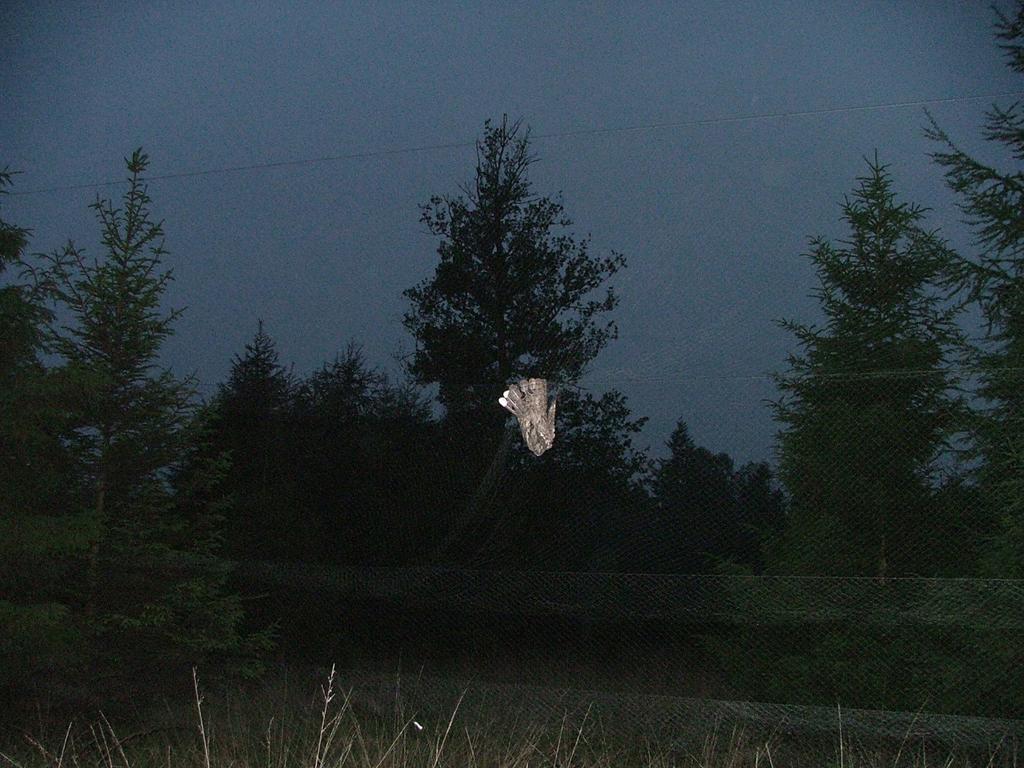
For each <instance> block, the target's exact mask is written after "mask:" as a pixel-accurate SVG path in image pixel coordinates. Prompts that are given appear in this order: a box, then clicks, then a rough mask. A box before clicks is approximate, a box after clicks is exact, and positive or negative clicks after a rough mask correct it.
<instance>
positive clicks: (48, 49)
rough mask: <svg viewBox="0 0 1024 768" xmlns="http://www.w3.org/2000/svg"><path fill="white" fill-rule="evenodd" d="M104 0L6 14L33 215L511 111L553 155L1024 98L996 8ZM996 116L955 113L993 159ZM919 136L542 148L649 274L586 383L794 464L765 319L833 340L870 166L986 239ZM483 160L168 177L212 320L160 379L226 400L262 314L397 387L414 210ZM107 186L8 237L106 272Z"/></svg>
mask: <svg viewBox="0 0 1024 768" xmlns="http://www.w3.org/2000/svg"><path fill="white" fill-rule="evenodd" d="M110 6H111V4H99V3H96V4H92V3H90V4H84V3H83V4H71V3H66V2H59V3H46V2H39V1H38V0H36V1H33V2H27V3H10V2H8V3H5V4H4V5H3V8H2V9H0V28H2V29H3V30H4V32H5V34H4V38H5V42H4V47H3V56H2V58H0V114H2V115H3V119H2V120H0V167H2V166H3V165H8V166H10V168H11V169H15V170H20V171H23V174H22V175H20V176H18V177H17V180H16V186H15V188H14V191H15V192H25V191H29V190H35V189H41V188H49V187H53V186H60V185H70V184H80V183H93V182H98V181H106V180H109V179H112V178H119V177H121V176H122V175H123V162H122V158H123V157H124V156H125V155H127V154H129V153H130V152H131V150H132V149H133V148H135V147H137V146H139V145H142V146H143V147H144V148H145V150H146V151H147V152H148V153H149V154H150V156H151V159H152V164H151V169H150V172H151V174H152V175H160V174H168V173H177V172H189V171H198V170H203V169H209V168H223V167H226V166H237V165H247V164H254V163H263V162H275V161H290V160H300V159H303V158H309V157H318V156H327V155H341V154H347V153H356V152H364V151H376V150H390V149H400V148H406V147H416V146H423V145H434V144H451V143H459V142H472V140H473V139H475V138H476V137H477V136H478V135H479V133H480V130H481V126H482V123H483V121H484V119H485V118H488V117H492V118H499V119H500V116H501V114H502V113H508V114H509V115H510V116H512V117H522V118H523V119H524V121H525V122H526V123H527V124H528V125H529V126H530V127H531V129H532V130H533V132H534V133H535V134H538V135H543V134H557V133H564V132H570V131H583V130H588V129H603V128H622V127H628V126H650V125H653V124H658V123H680V122H687V121H698V120H703V119H708V118H728V117H734V116H743V115H751V114H766V113H780V112H802V111H809V110H821V109H828V108H841V107H848V106H858V105H868V104H880V103H889V102H902V101H913V100H926V99H943V98H947V97H955V96H977V95H986V94H998V93H1004V92H1011V91H1017V90H1024V88H1022V84H1021V83H1020V82H1019V79H1017V78H1015V77H1014V76H1013V75H1012V73H1010V72H1009V70H1008V69H1007V68H1006V66H1005V65H1004V63H1003V59H1002V56H1001V54H1000V52H999V50H998V49H997V47H996V42H995V40H994V38H993V35H992V22H993V15H992V13H991V11H990V10H989V4H988V3H987V2H977V3H975V2H963V1H962V0H949V1H946V2H942V1H940V0H928V1H927V2H925V1H922V2H912V0H900V1H899V2H865V3H848V2H825V1H824V0H789V1H788V2H775V3H763V2H728V3H705V2H700V3H697V2H693V3H685V2H668V3H615V4H584V3H564V2H557V3H556V2H547V3H529V4H526V3H477V4H470V3H461V4H454V3H442V4H439V5H437V6H436V7H432V8H430V9H429V10H428V9H427V8H426V7H425V6H424V5H423V4H422V3H375V4H365V5H360V4H355V3H347V4H326V3H317V4H299V3H285V4H264V3H252V2H239V3H228V2H214V3H188V4H171V3H157V2H150V3H143V4H125V5H123V6H121V7H120V9H116V8H115V9H112V8H111V7H110ZM769 8H770V10H768V9H769ZM1009 101H1010V100H1009V99H1003V100H1002V102H1003V103H1007V102H1009ZM988 103H989V102H988V101H986V100H980V101H979V100H975V101H964V102H960V103H952V104H950V103H947V104H940V105H936V106H934V107H932V108H931V109H932V112H933V113H934V115H935V116H936V118H937V119H938V120H939V122H940V123H941V124H942V125H943V126H944V127H945V128H947V129H948V130H949V131H950V132H951V133H952V134H953V135H954V136H955V137H957V138H958V139H960V140H961V141H962V143H963V145H964V146H965V148H967V149H969V150H971V151H978V152H980V153H981V154H982V155H983V156H986V157H991V153H992V151H993V150H992V148H991V147H986V146H985V145H984V144H983V143H981V142H980V131H979V126H980V123H981V119H982V113H983V111H984V109H985V107H986V106H988ZM924 121H925V118H924V114H923V111H922V108H921V107H920V106H917V107H904V108H891V109H877V110H867V111H848V112H835V113H831V114H821V115H809V116H808V115H804V116H790V117H773V118H766V119H754V120H746V121H732V122H719V123H713V124H706V125H689V126H675V127H662V128H653V129H644V130H628V131H615V132H609V133H605V134H597V135H577V136H563V137H559V138H537V139H536V140H535V141H534V150H535V152H536V153H537V154H538V155H539V156H540V161H539V162H538V163H537V164H536V165H535V166H534V168H533V172H532V179H533V181H534V184H535V191H537V192H538V193H542V194H556V193H558V192H559V191H561V192H562V193H563V199H564V203H565V206H566V211H567V213H568V215H569V216H570V217H571V218H572V219H573V220H574V222H575V223H574V227H573V230H574V231H575V232H576V233H577V234H580V235H585V234H587V233H591V234H592V236H593V241H592V247H593V250H594V252H595V253H599V254H604V253H607V252H608V251H609V250H611V249H614V250H617V251H620V252H622V253H624V254H625V255H626V257H627V259H628V261H629V268H628V269H627V270H626V271H625V272H624V273H621V274H620V276H619V277H618V278H617V280H616V285H617V286H618V288H619V290H620V293H621V296H622V301H621V305H620V307H619V309H618V310H617V312H616V318H617V320H618V323H619V328H620V338H619V340H618V341H616V342H614V343H613V345H612V346H611V347H610V348H609V349H608V350H607V351H606V352H605V353H604V354H603V355H602V356H601V357H600V358H599V359H598V360H597V362H596V363H595V365H594V367H593V372H592V374H591V376H590V377H589V378H588V379H586V380H585V381H584V384H586V385H588V386H590V387H591V388H592V389H594V390H596V391H600V390H601V389H602V388H605V387H616V388H619V389H621V390H622V391H624V392H625V393H626V395H627V396H628V398H629V402H630V405H631V406H632V408H633V410H634V413H635V414H637V415H645V416H649V417H650V419H651V420H650V423H649V425H648V427H647V429H646V430H645V432H644V434H643V439H642V441H641V442H642V444H649V445H651V446H652V447H653V448H655V450H656V451H657V450H660V448H661V446H662V444H663V443H664V441H665V440H666V439H667V437H668V434H669V432H670V430H671V428H672V426H673V424H674V422H675V420H676V419H678V418H683V419H685V420H686V421H687V422H688V423H689V424H690V426H691V430H692V433H693V435H694V437H695V438H696V440H697V441H698V442H699V443H701V444H703V445H706V446H708V447H709V448H712V449H714V450H724V451H728V452H729V453H731V454H732V455H733V456H734V457H735V458H736V459H737V460H739V461H741V462H742V461H746V460H749V459H767V458H770V457H771V447H772V444H773V433H774V425H773V424H772V422H771V420H770V414H769V411H768V410H767V408H766V407H765V406H764V404H763V402H762V401H763V399H765V398H769V397H772V396H773V395H774V389H773V387H772V385H771V383H770V382H769V381H768V380H767V379H766V378H765V374H766V373H767V372H769V371H773V370H782V369H784V365H785V356H786V354H787V353H788V352H790V351H793V350H794V344H793V339H792V338H791V337H790V336H789V335H788V334H787V333H786V332H784V331H782V330H781V329H779V328H777V327H776V326H775V325H774V324H773V320H777V319H779V318H782V317H786V318H792V319H795V320H799V321H802V322H809V321H815V320H816V319H818V318H819V317H820V314H819V311H818V307H817V304H816V302H815V301H814V299H812V298H811V297H810V294H811V293H812V291H813V290H814V288H815V285H816V281H815V276H814V272H813V270H812V268H811V265H810V263H809V261H808V259H807V258H806V256H804V255H803V254H805V252H806V248H807V240H808V237H809V236H810V235H814V234H822V235H825V236H829V237H835V236H841V235H842V234H843V231H842V228H841V226H840V222H839V204H840V203H841V201H842V198H843V195H844V194H846V193H848V192H849V191H850V190H851V189H852V188H853V186H854V183H855V177H856V176H857V175H859V174H861V173H862V172H863V171H864V170H865V165H864V160H863V158H864V157H865V156H867V155H871V154H872V153H873V152H874V150H875V149H877V150H878V151H879V156H880V159H882V160H883V161H884V162H887V163H891V166H892V169H891V170H892V173H893V175H894V178H895V181H896V186H897V189H898V190H899V192H900V194H901V195H902V196H903V197H904V198H905V199H907V200H913V201H915V202H918V203H920V204H922V205H927V206H930V207H932V208H933V209H934V211H933V213H932V214H931V217H930V219H929V221H930V223H931V224H932V225H933V226H938V227H941V229H942V232H943V233H944V234H945V235H946V236H947V237H948V238H949V239H950V240H951V241H952V242H953V243H954V244H955V245H957V246H958V247H965V248H966V247H967V245H968V244H969V237H968V235H967V233H966V231H965V230H964V228H963V226H962V225H960V224H959V219H960V215H959V212H958V211H957V209H956V207H955V201H954V199H953V197H952V196H951V194H950V193H949V192H948V191H947V190H946V189H945V188H944V187H943V184H942V180H941V176H940V173H939V171H938V169H937V168H936V167H935V166H934V165H933V164H932V163H931V162H930V160H929V158H928V157H927V153H928V152H929V150H930V149H931V148H930V146H929V144H928V142H927V141H926V140H925V139H924V137H923V136H922V130H921V128H922V125H923V124H924ZM473 163H474V154H473V149H472V147H471V146H463V147H455V148H449V149H438V150H430V151H422V152H414V153H404V154H397V155H392V156H385V157H376V158H371V159H362V160H336V161H331V162H323V163H317V164H310V165H299V166H287V167H281V168H273V169H263V170H252V171H241V172H233V173H223V174H213V175H204V176H198V177H193V178H183V179H176V180H166V181H154V182H153V183H152V185H151V189H150V192H151V194H152V196H153V199H154V211H155V213H156V214H157V215H158V216H160V217H163V218H164V219H165V220H166V232H167V246H168V248H169V249H170V252H171V253H170V256H169V258H168V264H169V265H170V266H171V267H173V269H174V273H175V276H176V281H175V283H174V284H173V287H172V288H171V290H170V291H169V294H168V303H169V305H171V306H181V305H187V306H188V311H187V313H186V314H185V316H184V318H183V319H182V320H181V322H180V323H179V325H178V333H177V335H176V336H175V337H174V338H173V339H171V340H170V341H169V342H168V343H167V345H166V349H165V360H166V363H167V364H169V365H170V366H171V367H173V368H174V369H175V370H177V371H179V372H186V371H190V370H194V371H196V372H197V373H198V375H199V377H200V380H201V381H202V382H203V385H204V390H205V391H207V392H209V391H212V388H213V386H214V385H215V384H216V383H217V382H218V381H220V380H222V379H223V378H224V376H225V375H226V372H227V370H228V366H229V364H230V360H231V357H232V355H234V354H235V353H237V352H239V351H240V350H241V349H242V347H243V345H244V343H245V342H246V341H247V340H248V339H250V338H251V336H252V334H253V333H254V331H255V328H256V319H257V317H262V318H263V319H264V321H265V324H266V327H267V330H268V331H269V332H270V333H271V335H272V336H273V337H274V338H275V339H276V340H277V342H278V345H279V349H280V351H281V355H282V360H283V361H284V362H286V363H291V362H293V363H294V365H295V370H296V372H297V373H306V372H308V371H310V370H311V369H312V368H314V367H316V366H318V365H319V364H320V363H321V362H323V361H325V360H327V359H328V358H331V357H333V355H334V354H335V353H336V352H337V351H339V350H340V349H342V348H343V347H344V346H345V344H346V343H347V341H348V340H349V339H352V338H354V339H356V340H357V341H359V342H362V343H363V344H364V345H365V347H366V352H367V356H368V358H369V359H370V361H371V362H372V363H374V364H377V365H380V366H382V367H385V368H388V369H390V370H395V369H396V364H395V363H394V355H395V354H397V353H399V352H401V351H403V350H404V351H408V350H409V348H410V346H411V345H410V339H409V337H408V335H407V334H406V332H405V330H404V328H403V327H402V325H401V322H400V318H401V314H402V312H403V310H404V309H405V306H406V305H405V302H404V300H403V299H402V296H401V292H402V290H403V289H405V288H407V287H409V286H411V285H413V284H414V283H416V282H418V281H419V280H421V279H423V278H424V277H427V276H428V275H429V274H430V273H431V272H432V270H433V267H434V264H435V263H436V254H435V247H436V241H435V240H434V239H433V238H431V237H430V236H429V235H428V234H426V233H425V232H424V229H423V227H422V225H420V224H419V223H418V218H419V215H418V209H417V205H418V203H421V202H425V201H426V200H427V199H428V198H429V197H430V196H431V195H432V194H455V193H457V191H458V185H459V184H460V183H462V182H465V181H468V180H469V178H470V177H471V174H472V169H473ZM99 191H100V192H101V193H102V194H103V195H104V196H111V195H113V196H115V197H116V196H117V195H118V194H119V193H120V191H121V188H120V187H105V188H102V189H100V190H99ZM95 192H96V190H93V189H78V190H71V191H59V192H42V193H38V194H27V195H16V196H11V197H8V198H7V199H6V200H5V201H4V209H3V213H2V215H3V217H4V218H5V219H6V220H8V221H11V222H13V223H16V224H19V225H21V226H26V227H29V228H31V229H32V230H33V231H34V236H33V239H32V242H31V248H32V250H47V251H48V250H52V249H53V248H56V247H58V246H60V245H61V244H62V243H63V242H64V241H65V240H66V239H68V238H72V239H74V240H75V241H76V243H78V244H79V245H82V246H85V247H86V248H87V250H88V251H91V252H93V253H95V252H97V250H98V245H99V243H98V228H97V226H96V224H95V223H94V221H93V219H92V213H91V211H89V210H88V208H87V205H88V204H89V203H90V202H91V201H92V200H93V199H94V196H95Z"/></svg>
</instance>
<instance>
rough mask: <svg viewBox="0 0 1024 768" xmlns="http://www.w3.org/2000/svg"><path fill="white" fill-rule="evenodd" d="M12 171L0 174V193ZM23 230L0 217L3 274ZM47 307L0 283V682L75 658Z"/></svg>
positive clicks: (67, 477) (75, 546)
mask: <svg viewBox="0 0 1024 768" xmlns="http://www.w3.org/2000/svg"><path fill="white" fill-rule="evenodd" d="M10 183H11V174H9V173H8V172H6V171H4V172H2V173H0V195H2V194H6V193H7V189H6V187H7V186H8V185H9V184H10ZM28 235H29V232H28V231H27V230H25V229H23V228H21V227H17V226H15V225H12V224H9V223H7V222H4V221H0V273H3V272H4V270H5V269H7V268H8V267H11V268H13V269H17V268H18V266H19V265H20V263H21V260H22V258H23V256H24V250H25V248H26V246H27V244H28ZM47 317H48V314H47V312H46V309H45V307H43V306H41V305H40V304H39V303H38V302H37V301H36V300H35V298H34V296H33V295H32V292H31V290H30V286H28V285H24V284H21V283H18V282H12V283H10V284H8V285H5V286H4V287H2V288H0V688H6V689H16V688H18V687H20V686H21V685H25V684H28V683H30V682H33V681H35V682H38V681H39V680H40V678H41V677H43V676H45V675H46V673H48V672H52V673H55V674H59V673H60V670H61V668H62V667H64V666H66V664H67V663H68V662H70V661H74V660H76V659H77V653H76V646H78V644H79V641H80V635H79V633H78V631H77V629H78V628H77V627H76V625H75V622H74V621H73V613H72V608H73V601H74V598H75V594H74V592H73V591H72V590H70V589H69V588H68V584H71V583H74V580H75V577H76V576H77V575H78V570H77V568H76V561H77V560H78V559H79V558H80V556H81V554H82V552H83V551H84V548H85V547H86V546H87V544H88V540H87V535H88V531H89V526H88V518H87V516H85V515H83V514H82V513H80V512H76V511H75V510H76V507H77V505H78V502H79V500H80V498H81V495H80V494H81V490H82V489H81V488H80V487H78V484H77V483H76V482H75V478H74V475H73V473H72V471H71V469H72V466H71V461H70V458H71V457H70V456H69V454H68V451H67V450H66V449H65V446H64V442H63V441H64V439H65V438H66V437H67V435H68V421H67V419H65V417H64V413H63V411H62V409H61V407H60V403H59V401H58V398H57V396H56V395H57V388H56V386H55V379H56V378H57V377H56V376H55V375H53V374H51V372H48V371H47V369H46V367H45V366H44V365H43V362H42V356H43V354H44V353H45V351H46V350H45V346H44V343H43V342H44V339H43V321H44V319H46V318H47Z"/></svg>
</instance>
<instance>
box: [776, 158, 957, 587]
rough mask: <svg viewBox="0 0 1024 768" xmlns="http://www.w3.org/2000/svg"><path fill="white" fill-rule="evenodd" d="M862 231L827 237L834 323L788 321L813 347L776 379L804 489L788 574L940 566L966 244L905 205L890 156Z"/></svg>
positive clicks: (785, 554)
mask: <svg viewBox="0 0 1024 768" xmlns="http://www.w3.org/2000/svg"><path fill="white" fill-rule="evenodd" d="M842 211H843V220H844V221H845V222H846V224H847V225H848V227H849V230H850V236H849V240H846V241H842V242H841V243H839V244H838V245H833V244H832V243H830V242H828V241H826V240H824V239H823V238H816V239H815V240H813V241H812V250H811V253H810V258H811V260H812V261H813V262H814V264H815V267H816V268H817V273H818V278H819V281H820V288H819V290H818V292H817V296H818V298H819V299H820V301H821V305H822V309H823V310H824V314H825V318H826V322H825V325H824V327H816V326H809V325H800V324H798V323H795V322H792V321H783V322H782V326H783V327H785V328H787V329H788V330H790V331H792V332H793V333H794V334H795V335H796V337H797V339H798V341H799V343H800V346H801V348H802V353H801V354H799V355H791V356H790V358H789V363H790V372H789V373H787V374H785V375H781V376H779V377H777V383H778V385H779V387H780V389H781V390H782V392H783V398H782V399H781V400H779V401H778V402H777V403H775V404H774V410H775V416H776V419H777V420H778V421H779V422H780V423H781V424H782V426H783V429H782V431H781V433H780V435H779V447H778V452H779V457H780V476H781V479H782V481H783V483H784V484H785V486H786V488H787V489H788V491H789V494H790V496H791V498H792V509H791V517H790V521H789V526H788V529H787V531H786V534H785V536H784V537H783V540H782V541H781V542H780V543H779V547H778V548H777V549H776V550H775V559H774V566H775V567H776V568H778V569H780V570H781V571H782V572H786V571H791V572H797V573H817V574H835V575H855V574H861V575H873V576H882V577H884V576H887V575H897V574H927V573H932V572H934V571H935V569H936V568H938V567H939V564H938V560H939V559H941V558H940V557H939V556H940V552H941V545H942V544H943V541H944V540H945V539H946V538H947V537H948V536H949V535H950V534H951V530H950V528H949V525H950V522H949V521H948V520H947V521H944V520H941V519H939V517H940V515H939V512H938V507H939V505H938V504H936V502H935V494H936V491H935V484H936V483H937V476H938V474H939V469H940V467H939V460H940V459H941V458H942V457H943V455H944V454H945V453H946V452H947V451H948V450H949V448H950V442H951V440H952V438H953V436H954V434H955V433H956V432H957V430H959V429H961V428H962V424H963V422H962V403H961V402H960V398H959V397H958V396H956V395H955V394H953V393H952V392H951V390H952V388H953V387H954V385H955V383H956V382H955V380H954V379H953V377H952V376H951V375H950V373H949V372H948V364H949V363H950V361H951V356H952V355H953V354H954V351H955V350H957V349H959V347H960V346H961V345H962V336H961V334H960V331H959V330H958V328H957V326H956V324H955V317H956V312H957V309H956V308H955V307H953V308H949V307H946V306H944V305H943V303H942V301H941V298H940V296H939V288H938V287H939V286H940V285H941V284H942V281H943V280H944V279H945V276H946V275H947V274H948V270H949V268H950V263H951V261H952V260H953V258H954V257H953V254H952V252H951V251H950V249H949V248H948V247H947V245H946V244H945V242H944V241H943V240H942V239H941V238H939V237H938V236H937V235H936V234H935V233H934V232H932V231H928V230H926V229H924V228H923V220H924V215H925V210H924V209H922V208H920V207H918V206H916V205H911V204H907V203H901V202H897V200H896V194H895V192H894V191H893V189H892V180H891V178H890V176H889V174H888V172H887V170H886V168H885V166H883V165H880V164H879V162H878V160H877V158H876V159H875V160H874V161H873V162H870V161H869V162H868V174H867V175H866V176H865V177H862V178H860V179H859V183H858V186H857V188H856V189H855V190H854V193H853V196H852V198H849V199H847V200H846V202H845V203H844V205H843V207H842Z"/></svg>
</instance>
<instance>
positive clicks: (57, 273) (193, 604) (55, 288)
mask: <svg viewBox="0 0 1024 768" xmlns="http://www.w3.org/2000/svg"><path fill="white" fill-rule="evenodd" d="M126 164H127V169H128V173H129V177H128V189H127V191H126V192H125V194H124V197H123V200H122V207H120V208H118V207H115V206H114V205H113V204H112V203H111V202H110V201H106V200H102V199H97V201H96V202H95V203H94V204H93V205H92V206H91V207H92V209H93V210H94V211H95V213H96V218H97V220H98V222H99V224H100V227H101V231H102V245H103V253H102V255H101V256H100V257H97V258H92V259H90V258H88V257H87V256H86V254H85V252H84V251H83V250H82V249H80V248H79V247H77V246H76V245H75V244H74V243H70V242H69V243H68V244H67V245H66V246H65V247H64V248H63V249H60V250H57V251H54V252H52V253H51V254H49V255H41V263H40V264H38V265H26V268H27V270H28V273H29V274H30V275H31V277H32V284H33V290H34V291H35V294H36V295H37V296H39V297H41V298H42V299H45V300H46V301H47V302H48V303H49V306H50V307H52V308H53V309H54V310H55V312H59V315H60V320H59V321H58V320H56V319H55V318H56V317H57V315H56V314H51V315H50V317H49V321H48V322H47V323H46V325H45V328H46V342H47V344H48V348H49V349H50V350H52V352H54V353H55V354H56V355H58V356H59V358H60V360H61V363H62V365H61V372H60V375H61V380H62V381H61V387H62V392H61V396H62V397H63V398H64V402H66V404H67V408H68V410H69V412H70V414H71V417H72V419H73V427H74V429H73V431H72V433H71V435H70V437H69V440H68V441H67V446H68V448H69V450H71V451H72V454H73V456H74V457H75V460H76V470H77V471H76V476H77V477H78V478H81V482H82V484H83V486H84V487H86V488H87V489H88V496H87V498H86V499H85V503H86V507H85V509H83V510H82V512H83V514H85V515H87V517H88V520H89V531H90V533H89V536H88V548H87V551H86V553H85V558H84V560H85V562H84V578H83V587H82V594H81V597H80V601H81V602H80V607H81V614H82V619H83V623H84V626H85V627H86V628H87V630H88V631H89V632H90V633H92V635H93V637H94V639H95V640H96V641H97V643H96V646H95V649H96V651H97V657H96V663H100V662H105V663H109V664H110V667H109V668H111V669H114V670H116V671H117V672H119V673H124V672H132V673H138V672H140V671H143V669H144V668H145V667H150V666H154V667H155V666H160V664H159V663H158V662H164V663H168V664H174V663H186V662H192V663H195V662H198V661H200V660H202V659H204V658H207V657H208V656H209V655H210V654H214V655H231V654H237V653H247V652H248V651H250V650H254V646H253V645H252V643H250V641H253V640H255V642H256V644H259V643H260V642H262V639H261V638H247V637H245V636H243V635H242V634H241V632H240V624H239V622H240V619H241V610H240V605H239V603H238V599H237V598H236V597H233V596H232V595H231V594H230V592H229V591H228V590H227V582H226V579H227V564H226V563H225V562H224V561H222V560H221V559H220V558H219V556H218V554H217V547H218V543H219V525H218V523H219V518H220V515H221V513H222V509H221V507H220V501H221V500H220V499H218V497H217V495H216V493H214V491H215V486H216V474H217V471H218V470H217V468H216V466H212V465H211V466H203V465H202V464H197V462H196V458H195V457H196V454H197V451H198V447H199V445H198V444H199V441H200V439H201V434H202V429H203V427H202V422H201V421H199V420H198V419H197V411H196V407H195V405H194V403H195V391H194V384H193V381H192V380H191V379H184V380H179V379H177V378H175V376H174V375H173V374H172V373H171V372H170V371H168V370H161V369H160V368H159V364H158V356H159V353H160V348H161V345H162V343H163V341H164V340H165V339H166V338H167V337H168V336H169V335H170V334H171V333H172V332H173V324H174V322H175V320H176V319H177V318H178V317H179V316H180V314H181V312H180V310H171V311H168V312H164V311H163V310H162V309H161V300H162V298H163V294H164V292H165V291H166V288H167V286H168V283H169V281H170V280H171V273H170V271H165V270H163V269H162V266H161V260H162V258H163V256H164V255H165V254H166V251H165V249H164V246H163V228H162V225H161V224H160V223H155V222H153V221H152V220H151V214H150V210H149V204H150V198H149V195H148V193H147V189H146V185H145V183H144V181H143V173H144V172H145V169H146V167H147V164H148V158H147V156H146V155H145V154H143V153H142V151H141V150H137V151H135V152H134V153H133V154H132V156H131V158H129V159H126ZM186 469H188V470H189V471H188V472H186V471H185V470H186ZM201 489H204V490H201Z"/></svg>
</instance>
